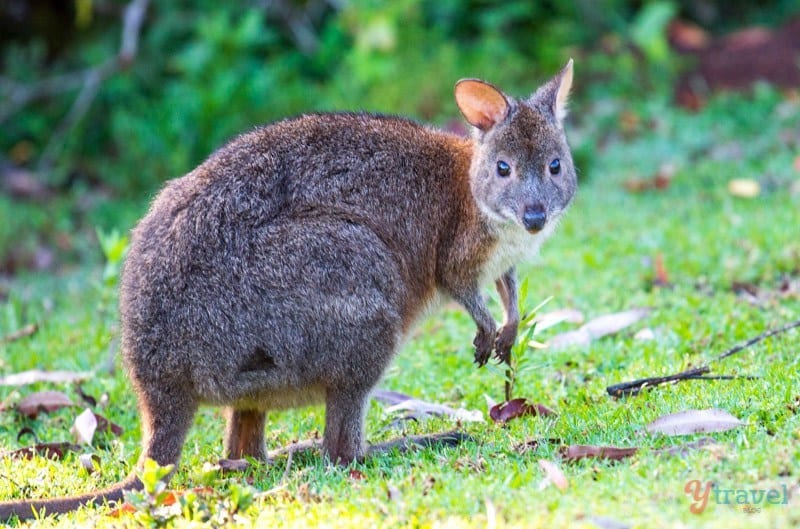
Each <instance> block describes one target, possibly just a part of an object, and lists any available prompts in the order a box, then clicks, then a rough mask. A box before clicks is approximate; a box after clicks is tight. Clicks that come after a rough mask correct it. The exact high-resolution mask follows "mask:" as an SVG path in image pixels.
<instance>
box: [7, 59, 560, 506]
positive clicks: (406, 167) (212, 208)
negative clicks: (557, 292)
mask: <svg viewBox="0 0 800 529" xmlns="http://www.w3.org/2000/svg"><path fill="white" fill-rule="evenodd" d="M570 81H571V63H570V65H568V67H567V68H565V70H564V71H562V72H561V73H560V74H559V75H558V76H557V77H556V78H554V79H553V80H552V81H550V82H549V83H548V84H546V85H545V86H544V87H542V88H540V89H539V91H537V93H536V94H534V95H533V96H532V97H531V98H530V99H526V100H513V99H511V98H509V97H508V96H506V95H505V94H503V93H502V92H500V91H499V90H497V89H496V88H494V87H492V86H491V85H488V84H487V83H483V82H479V81H474V80H468V81H464V82H462V83H459V85H458V86H459V87H458V89H457V93H456V97H457V102H458V103H459V106H460V108H461V110H462V112H463V113H464V114H465V117H467V119H468V120H469V121H471V122H472V124H473V125H475V126H476V127H477V130H476V133H475V136H474V138H472V139H464V138H460V137H456V136H453V135H450V134H447V133H444V132H440V131H437V130H434V129H431V128H427V127H424V126H421V125H419V124H417V123H414V122H411V121H408V120H405V119H400V118H394V117H384V116H375V115H369V114H317V115H306V116H301V117H298V118H294V119H288V120H285V121H281V122H278V123H275V124H272V125H269V126H266V127H263V128H259V129H256V130H254V131H252V132H250V133H248V134H245V135H243V136H240V137H239V138H236V139H235V140H233V141H232V142H230V143H229V144H228V145H226V146H224V147H222V148H221V149H219V150H218V151H217V152H215V153H214V154H213V155H211V157H210V158H209V159H208V160H206V161H205V162H204V163H203V164H202V165H200V166H199V167H197V168H196V169H195V170H193V171H192V172H190V173H189V174H187V175H186V176H183V177H181V178H177V179H175V180H172V181H170V182H168V183H167V184H166V185H165V186H164V189H163V190H162V191H161V192H160V193H159V195H158V196H157V197H156V199H155V200H154V202H153V204H152V206H151V208H150V211H149V212H148V213H147V215H146V216H145V217H144V218H143V219H142V220H141V222H140V223H139V225H138V226H137V227H136V228H135V230H134V231H133V236H132V240H131V247H130V252H129V254H128V257H127V261H126V263H125V266H124V269H123V273H122V277H121V294H120V316H121V324H122V351H123V358H124V363H125V366H126V368H127V371H128V374H129V376H130V378H131V380H132V382H133V386H134V389H135V391H136V394H137V396H138V399H139V409H140V414H141V423H142V453H141V458H140V464H141V462H143V461H144V460H145V459H146V458H152V459H154V460H155V461H157V462H158V463H159V464H161V465H166V464H175V463H177V462H178V460H179V459H180V453H181V448H182V445H183V442H184V439H185V437H186V433H187V431H188V430H189V427H190V425H191V423H192V420H193V417H194V414H195V412H196V410H197V408H198V406H201V405H217V406H224V407H225V408H226V414H227V419H228V427H227V430H226V434H225V450H226V452H227V455H228V457H234V458H239V457H244V456H252V457H255V458H259V459H264V458H265V457H266V449H265V447H264V418H265V412H266V410H269V409H279V408H286V407H296V406H303V405H307V404H311V403H315V402H325V405H326V417H325V433H324V439H323V451H324V453H325V455H326V456H327V457H328V458H329V459H330V460H331V461H333V462H339V463H349V462H351V461H354V460H356V459H359V458H361V457H362V456H363V455H364V453H365V442H364V433H363V426H364V414H365V410H366V403H367V400H368V398H369V393H370V391H371V390H372V388H373V387H374V386H375V384H376V383H377V382H378V381H379V379H380V377H381V375H382V373H383V372H384V370H385V369H386V367H387V366H388V365H389V363H390V362H391V360H392V358H393V357H394V354H395V353H396V351H397V349H398V344H399V343H400V342H401V340H402V339H403V337H404V336H405V335H407V334H408V332H409V330H410V329H411V327H412V326H413V324H414V322H415V321H416V320H417V319H418V318H419V317H420V316H421V314H422V313H423V311H424V310H425V308H426V307H427V306H428V305H429V304H430V303H431V302H432V301H433V300H434V299H435V298H438V297H439V296H438V294H444V295H446V296H450V297H452V298H454V299H456V300H457V301H459V302H460V303H462V304H463V305H464V306H465V308H466V309H467V310H468V311H469V313H470V314H471V315H472V317H473V318H474V319H475V321H476V323H477V325H478V333H477V336H476V339H475V344H476V353H475V359H476V361H477V362H478V363H479V364H480V365H483V364H484V363H486V361H487V360H488V358H489V356H490V355H491V353H492V352H493V351H494V352H495V355H496V356H497V357H498V358H499V359H501V360H503V359H506V358H507V356H508V354H509V350H510V348H511V345H512V344H513V342H514V339H515V337H516V327H517V324H518V322H519V314H518V312H517V308H516V303H517V301H516V281H515V279H514V273H513V268H512V266H513V264H514V262H515V261H516V260H517V259H518V258H520V257H523V256H524V255H526V254H528V253H530V251H531V250H532V249H535V248H536V247H538V244H539V243H540V242H541V239H542V238H543V237H544V236H545V235H547V234H549V232H550V230H551V229H552V226H553V225H554V224H555V221H556V219H557V218H558V217H559V216H560V215H561V213H562V212H563V211H564V210H565V208H566V207H567V205H568V204H569V202H570V201H571V199H572V196H573V194H574V192H575V172H574V168H573V166H572V160H571V158H570V153H569V148H568V147H567V144H566V140H565V137H564V132H563V128H562V125H561V120H560V118H559V117H558V116H561V115H562V114H563V104H564V100H565V98H566V93H567V92H568V90H569V86H568V85H569V83H570ZM500 158H502V159H503V160H504V161H505V162H507V163H508V164H509V166H510V167H511V169H512V174H510V175H509V176H498V173H497V163H498V160H499V159H500ZM554 158H560V160H561V166H562V170H561V173H560V174H558V175H551V174H550V173H548V164H549V163H551V161H552V160H553V159H554ZM531 208H538V209H537V211H541V212H542V214H546V216H547V224H546V225H545V227H544V229H542V231H541V232H540V233H538V234H533V235H531V234H529V233H527V232H526V230H525V226H526V224H525V222H524V221H523V217H524V215H525V214H526V211H530V210H531ZM528 229H529V230H530V228H528ZM537 229H538V228H537ZM494 280H497V285H498V289H499V290H500V294H501V298H502V300H503V302H504V305H505V308H506V325H505V326H504V327H503V328H502V329H501V331H500V333H499V334H498V332H497V330H496V324H495V322H494V320H493V318H492V316H491V314H490V313H489V311H488V309H487V307H486V304H485V301H484V299H483V296H482V295H481V287H482V286H483V285H484V284H486V283H487V282H491V281H494ZM139 486H141V484H140V483H139V482H138V480H136V479H135V477H130V478H128V479H127V480H126V481H124V482H122V483H120V484H118V485H116V486H114V487H112V488H110V489H107V490H105V491H100V492H93V493H91V494H88V495H84V496H79V497H73V498H61V499H54V500H41V501H36V502H30V501H27V500H24V501H13V502H6V503H2V504H0V518H1V519H8V518H9V517H11V516H13V515H16V516H18V517H20V518H28V517H30V516H31V514H32V509H36V510H39V509H42V508H44V509H46V512H47V513H60V512H65V511H68V510H72V509H75V508H77V507H79V506H80V505H82V504H86V503H99V502H102V501H104V500H108V501H113V500H117V499H119V498H120V497H121V495H122V491H123V490H127V489H131V488H136V487H139Z"/></svg>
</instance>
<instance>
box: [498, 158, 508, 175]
mask: <svg viewBox="0 0 800 529" xmlns="http://www.w3.org/2000/svg"><path fill="white" fill-rule="evenodd" d="M497 174H499V175H500V176H508V175H510V174H511V166H510V165H508V164H507V163H506V162H504V161H503V160H500V161H499V162H497Z"/></svg>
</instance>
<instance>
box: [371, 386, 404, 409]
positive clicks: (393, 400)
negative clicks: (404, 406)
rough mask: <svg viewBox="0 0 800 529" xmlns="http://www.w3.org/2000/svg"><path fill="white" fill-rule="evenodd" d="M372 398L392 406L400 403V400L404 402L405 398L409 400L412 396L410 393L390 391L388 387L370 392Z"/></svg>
mask: <svg viewBox="0 0 800 529" xmlns="http://www.w3.org/2000/svg"><path fill="white" fill-rule="evenodd" d="M372 398H373V399H375V400H377V401H378V402H380V403H381V404H385V405H389V406H393V405H395V404H400V403H401V402H405V401H407V400H411V399H412V398H413V397H411V396H410V395H406V394H405V393H400V392H398V391H391V390H388V389H376V390H375V391H373V392H372Z"/></svg>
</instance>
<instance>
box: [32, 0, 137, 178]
mask: <svg viewBox="0 0 800 529" xmlns="http://www.w3.org/2000/svg"><path fill="white" fill-rule="evenodd" d="M149 1H150V0H131V1H130V2H129V3H128V5H127V6H125V12H124V15H123V17H122V38H121V42H120V50H119V52H118V53H117V55H116V57H114V58H112V59H108V60H106V61H105V62H104V63H102V64H100V65H98V66H96V67H94V68H90V69H89V70H87V71H86V74H85V76H84V78H83V87H82V88H81V91H80V92H79V93H78V97H76V98H75V102H74V103H72V107H70V109H69V112H68V113H67V115H66V116H65V117H64V119H63V120H62V121H61V123H60V124H59V126H58V128H57V129H56V131H55V133H53V135H52V136H51V137H50V140H49V141H48V142H47V145H46V146H45V148H44V150H43V151H42V156H41V157H40V158H39V162H38V164H37V169H38V170H39V171H42V170H44V169H48V168H50V167H51V166H52V164H53V161H54V160H55V158H56V157H57V155H58V151H59V150H60V149H61V148H62V147H63V144H64V139H65V138H66V137H67V136H68V135H69V133H70V132H71V131H72V129H73V128H75V126H76V125H77V124H78V123H80V121H81V119H83V116H85V115H86V112H88V110H89V108H90V107H91V106H92V102H93V101H94V98H95V97H96V96H97V92H98V91H99V90H100V85H101V84H102V83H103V81H105V80H106V79H107V78H109V77H111V76H112V75H113V74H115V73H116V72H118V71H119V70H121V69H124V68H127V67H128V66H130V64H131V63H132V62H133V59H134V58H135V57H136V52H137V51H138V50H139V33H140V32H141V28H142V22H143V21H144V15H145V13H146V11H147V4H148V3H149Z"/></svg>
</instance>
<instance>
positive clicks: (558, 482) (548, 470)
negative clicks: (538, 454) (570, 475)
mask: <svg viewBox="0 0 800 529" xmlns="http://www.w3.org/2000/svg"><path fill="white" fill-rule="evenodd" d="M539 466H540V467H541V468H542V470H544V474H545V476H547V479H548V480H550V483H552V484H553V485H555V486H556V488H557V489H558V490H560V491H561V492H564V491H565V490H567V488H568V487H569V482H568V481H567V476H565V475H564V472H563V471H562V470H561V469H560V468H559V467H558V465H556V464H555V463H553V462H552V461H548V460H546V459H540V460H539Z"/></svg>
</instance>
